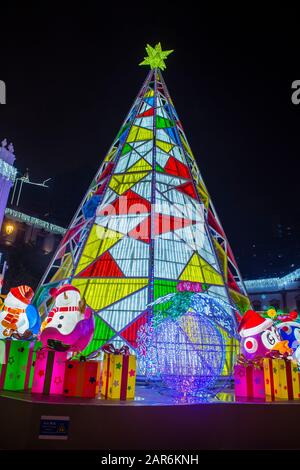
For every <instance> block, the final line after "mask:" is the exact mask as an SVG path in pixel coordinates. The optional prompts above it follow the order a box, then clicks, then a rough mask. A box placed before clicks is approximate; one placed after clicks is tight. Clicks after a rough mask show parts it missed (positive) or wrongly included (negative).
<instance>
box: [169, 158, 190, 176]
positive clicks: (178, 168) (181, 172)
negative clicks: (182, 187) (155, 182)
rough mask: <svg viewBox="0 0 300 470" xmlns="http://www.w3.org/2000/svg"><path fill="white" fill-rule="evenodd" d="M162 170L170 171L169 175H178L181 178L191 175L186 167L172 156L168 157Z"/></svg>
mask: <svg viewBox="0 0 300 470" xmlns="http://www.w3.org/2000/svg"><path fill="white" fill-rule="evenodd" d="M164 170H165V171H166V172H167V173H171V175H175V176H180V177H181V178H190V177H191V176H190V172H189V169H188V167H187V166H186V165H184V164H183V163H181V162H180V161H179V160H177V159H176V158H174V157H170V158H169V159H168V161H167V163H166V165H165V167H164Z"/></svg>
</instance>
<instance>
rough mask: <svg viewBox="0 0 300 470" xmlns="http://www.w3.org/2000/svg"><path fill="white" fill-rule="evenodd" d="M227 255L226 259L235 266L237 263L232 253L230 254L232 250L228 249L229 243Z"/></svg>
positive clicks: (228, 247)
mask: <svg viewBox="0 0 300 470" xmlns="http://www.w3.org/2000/svg"><path fill="white" fill-rule="evenodd" d="M227 255H228V258H229V259H230V260H231V261H232V263H233V264H234V266H237V262H236V261H235V257H234V256H233V253H232V250H231V248H230V245H229V243H227Z"/></svg>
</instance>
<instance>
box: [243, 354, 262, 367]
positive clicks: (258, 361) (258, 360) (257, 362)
mask: <svg viewBox="0 0 300 470" xmlns="http://www.w3.org/2000/svg"><path fill="white" fill-rule="evenodd" d="M263 359H264V358H263V356H255V358H254V359H248V358H247V357H245V356H244V354H240V355H239V356H238V357H237V364H239V365H241V366H244V367H246V368H248V367H250V366H253V367H254V369H263Z"/></svg>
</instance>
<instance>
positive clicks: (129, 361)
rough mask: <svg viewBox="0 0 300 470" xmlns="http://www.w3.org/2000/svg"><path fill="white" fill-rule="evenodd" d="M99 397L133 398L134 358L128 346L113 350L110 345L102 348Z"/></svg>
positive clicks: (134, 379)
mask: <svg viewBox="0 0 300 470" xmlns="http://www.w3.org/2000/svg"><path fill="white" fill-rule="evenodd" d="M103 351H104V361H103V370H102V383H101V395H103V396H104V398H111V399H118V400H130V399H133V398H134V394H135V381H136V357H135V356H133V355H132V354H129V348H128V346H123V347H122V348H121V349H115V347H114V346H113V345H112V344H109V345H107V346H104V347H103Z"/></svg>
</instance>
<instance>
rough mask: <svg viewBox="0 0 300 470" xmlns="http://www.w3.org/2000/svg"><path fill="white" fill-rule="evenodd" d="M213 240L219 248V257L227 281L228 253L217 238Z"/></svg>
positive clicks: (217, 248)
mask: <svg viewBox="0 0 300 470" xmlns="http://www.w3.org/2000/svg"><path fill="white" fill-rule="evenodd" d="M213 241H214V244H215V247H216V250H217V254H218V258H219V260H220V263H221V265H222V268H223V272H224V277H225V280H226V281H227V255H226V253H225V251H224V249H223V248H222V247H221V245H220V244H219V243H218V242H217V241H216V240H215V239H213Z"/></svg>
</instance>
